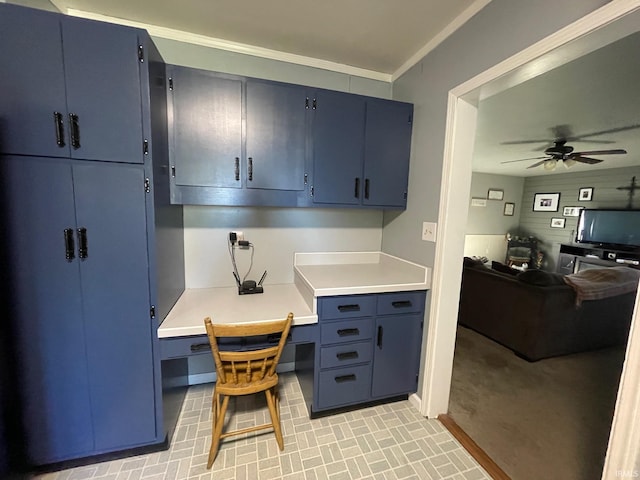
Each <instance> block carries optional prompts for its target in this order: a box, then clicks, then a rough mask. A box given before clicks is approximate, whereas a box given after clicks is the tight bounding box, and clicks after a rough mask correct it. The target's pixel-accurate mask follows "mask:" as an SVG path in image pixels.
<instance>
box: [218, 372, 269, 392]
mask: <svg viewBox="0 0 640 480" xmlns="http://www.w3.org/2000/svg"><path fill="white" fill-rule="evenodd" d="M277 384H278V375H272V376H269V377H266V378H263V379H261V380H257V381H254V382H239V383H232V384H222V385H216V391H217V392H218V393H220V394H222V395H250V394H252V393H259V392H264V391H265V390H267V389H269V388H273V387H274V386H276V385H277Z"/></svg>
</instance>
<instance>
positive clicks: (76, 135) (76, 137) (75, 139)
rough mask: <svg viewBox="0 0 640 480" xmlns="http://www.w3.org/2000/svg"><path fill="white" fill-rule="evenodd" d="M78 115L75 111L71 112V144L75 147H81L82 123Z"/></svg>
mask: <svg viewBox="0 0 640 480" xmlns="http://www.w3.org/2000/svg"><path fill="white" fill-rule="evenodd" d="M79 120H80V119H79V118H78V115H76V114H75V113H70V114H69V127H70V130H71V132H70V135H71V146H72V147H73V148H75V149H78V148H80V123H79Z"/></svg>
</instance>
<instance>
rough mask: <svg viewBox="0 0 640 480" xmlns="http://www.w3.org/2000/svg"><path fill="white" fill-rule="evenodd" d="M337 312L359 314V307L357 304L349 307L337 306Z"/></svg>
mask: <svg viewBox="0 0 640 480" xmlns="http://www.w3.org/2000/svg"><path fill="white" fill-rule="evenodd" d="M338 311H339V312H342V313H344V312H359V311H360V305H359V304H357V303H352V304H350V305H338Z"/></svg>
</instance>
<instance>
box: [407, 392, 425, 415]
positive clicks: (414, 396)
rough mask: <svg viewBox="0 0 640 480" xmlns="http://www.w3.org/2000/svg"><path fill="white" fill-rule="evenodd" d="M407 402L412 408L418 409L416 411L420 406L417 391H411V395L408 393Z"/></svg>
mask: <svg viewBox="0 0 640 480" xmlns="http://www.w3.org/2000/svg"><path fill="white" fill-rule="evenodd" d="M409 403H410V404H411V406H412V407H413V408H415V409H416V410H418V412H419V411H420V409H421V408H422V400H421V399H420V397H419V396H418V394H417V393H412V394H411V395H409Z"/></svg>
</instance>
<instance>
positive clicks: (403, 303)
mask: <svg viewBox="0 0 640 480" xmlns="http://www.w3.org/2000/svg"><path fill="white" fill-rule="evenodd" d="M391 306H392V307H393V308H408V307H411V300H400V301H397V302H391Z"/></svg>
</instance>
